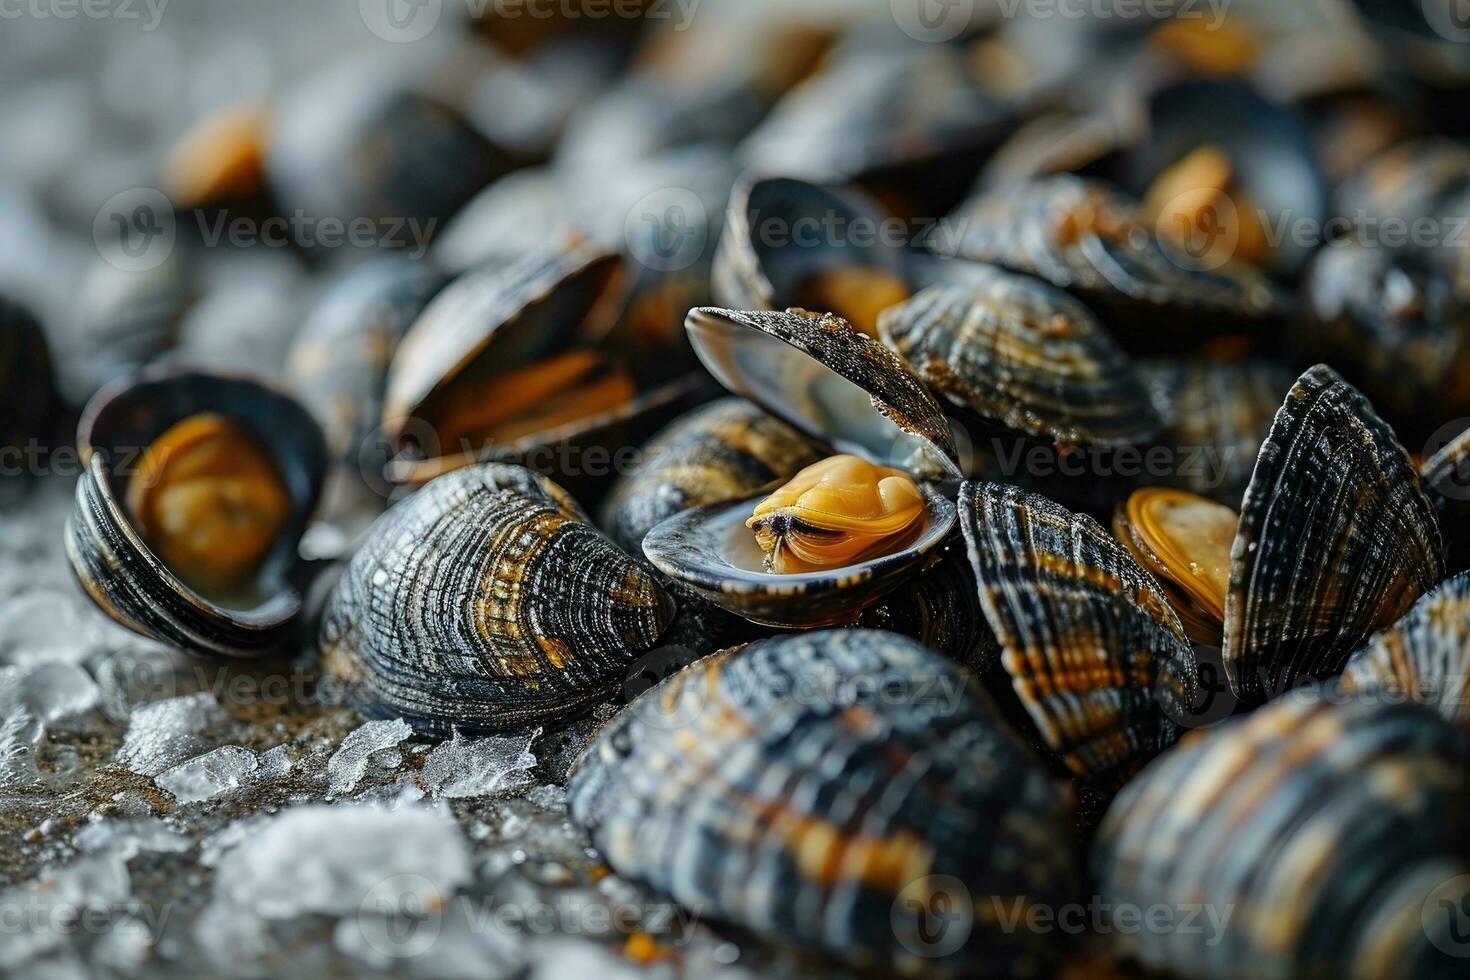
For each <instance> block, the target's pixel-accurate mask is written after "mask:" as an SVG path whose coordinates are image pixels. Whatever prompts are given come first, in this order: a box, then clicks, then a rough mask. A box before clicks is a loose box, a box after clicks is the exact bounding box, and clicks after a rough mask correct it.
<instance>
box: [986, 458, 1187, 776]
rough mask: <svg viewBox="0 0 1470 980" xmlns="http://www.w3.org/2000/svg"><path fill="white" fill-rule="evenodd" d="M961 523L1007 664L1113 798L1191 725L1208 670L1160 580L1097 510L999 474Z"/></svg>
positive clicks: (1056, 740)
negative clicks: (1072, 507) (1005, 480)
mask: <svg viewBox="0 0 1470 980" xmlns="http://www.w3.org/2000/svg"><path fill="white" fill-rule="evenodd" d="M959 506H960V527H961V529H962V530H963V531H964V535H965V543H966V545H967V546H968V548H969V555H970V562H971V564H972V565H974V567H975V573H976V576H977V578H978V579H979V585H980V601H981V605H982V606H983V607H984V610H985V617H986V619H987V620H988V621H989V623H990V626H991V628H992V629H993V630H994V631H995V635H996V637H997V639H998V640H999V641H1000V646H1001V650H1002V654H1001V664H1002V665H1003V667H1004V668H1005V671H1006V674H1007V675H1008V676H1009V679H1010V682H1011V686H1012V687H1013V688H1014V691H1015V695H1016V697H1017V698H1019V699H1020V702H1021V706H1022V707H1023V708H1024V709H1025V711H1026V714H1027V715H1028V716H1029V717H1030V719H1031V721H1032V722H1033V723H1034V724H1035V726H1036V729H1037V731H1039V732H1040V735H1041V738H1042V740H1043V741H1044V743H1045V744H1046V746H1047V747H1048V748H1049V749H1050V750H1051V751H1052V752H1054V753H1055V754H1056V755H1057V756H1058V757H1059V758H1060V759H1061V761H1062V762H1063V763H1064V764H1065V766H1066V768H1067V770H1068V771H1069V772H1070V773H1071V774H1072V775H1073V776H1074V777H1076V778H1077V779H1078V780H1079V782H1080V783H1081V785H1082V786H1083V787H1084V789H1085V790H1087V791H1088V792H1089V793H1090V794H1091V795H1094V796H1097V797H1101V798H1102V799H1103V800H1106V799H1107V798H1109V797H1110V796H1111V795H1112V794H1113V793H1114V792H1116V791H1117V789H1118V788H1119V787H1120V786H1122V785H1123V783H1124V782H1126V781H1127V779H1128V778H1129V777H1130V776H1131V775H1133V773H1134V772H1136V771H1137V770H1138V769H1139V768H1141V767H1142V766H1143V764H1144V763H1146V762H1147V761H1148V760H1149V759H1151V758H1153V757H1154V756H1155V755H1157V754H1158V753H1159V752H1161V751H1163V750H1164V749H1165V748H1167V747H1168V746H1169V745H1172V744H1173V743H1174V742H1175V741H1176V740H1177V739H1178V737H1179V735H1180V729H1179V724H1178V721H1179V720H1182V719H1187V718H1189V717H1190V708H1189V705H1190V704H1191V703H1192V702H1193V700H1194V691H1195V687H1196V684H1197V682H1198V669H1197V667H1196V664H1195V660H1194V654H1193V651H1192V649H1191V647H1190V646H1189V643H1188V641H1187V640H1186V639H1185V636H1184V630H1183V627H1182V626H1181V625H1180V623H1179V618H1178V617H1177V616H1176V615H1175V614H1174V611H1173V610H1172V609H1170V608H1169V605H1168V603H1167V601H1166V600H1165V598H1164V595H1163V593H1162V592H1161V591H1160V589H1159V587H1158V585H1157V584H1156V583H1155V582H1154V580H1153V579H1152V578H1151V577H1150V576H1149V574H1148V573H1147V572H1145V571H1144V570H1143V569H1142V568H1141V567H1140V566H1139V565H1138V563H1137V562H1136V561H1134V559H1133V557H1132V555H1130V554H1129V553H1128V551H1127V549H1125V548H1124V547H1123V546H1122V545H1121V544H1119V543H1118V542H1117V541H1116V540H1114V539H1113V537H1112V536H1111V535H1109V534H1108V533H1107V532H1106V531H1104V530H1103V529H1102V528H1101V527H1099V526H1098V524H1097V522H1096V521H1094V520H1092V519H1091V518H1090V517H1086V516H1083V515H1079V514H1073V513H1071V512H1070V511H1068V510H1067V509H1066V508H1064V507H1061V506H1058V505H1057V504H1054V503H1052V502H1051V501H1050V500H1047V499H1046V498H1045V497H1041V496H1038V495H1036V494H1029V493H1025V492H1023V491H1022V490H1020V489H1018V488H1016V487H1009V486H1005V485H1002V484H998V483H966V484H965V485H964V486H963V487H961V488H960V501H959Z"/></svg>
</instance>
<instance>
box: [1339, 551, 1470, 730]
mask: <svg viewBox="0 0 1470 980" xmlns="http://www.w3.org/2000/svg"><path fill="white" fill-rule="evenodd" d="M1467 685H1470V572H1467V573H1462V574H1460V575H1456V576H1455V577H1454V578H1452V579H1448V580H1447V581H1445V582H1444V583H1443V584H1442V585H1440V587H1439V588H1437V589H1435V590H1434V591H1433V592H1431V593H1429V594H1428V595H1426V596H1424V597H1423V598H1421V599H1420V600H1419V601H1418V602H1416V603H1414V606H1413V608H1411V609H1410V610H1409V611H1408V612H1407V613H1405V614H1404V616H1403V618H1402V619H1400V620H1399V621H1398V622H1397V623H1394V624H1393V625H1392V626H1390V627H1389V628H1388V629H1386V630H1384V631H1383V632H1381V633H1378V634H1376V635H1375V636H1374V637H1373V638H1372V639H1371V640H1369V641H1368V645H1367V646H1365V647H1363V649H1361V650H1359V651H1358V652H1357V653H1355V654H1353V655H1352V657H1351V658H1350V659H1349V660H1348V662H1347V666H1346V667H1345V668H1343V672H1342V686H1343V689H1344V690H1346V691H1349V692H1353V693H1360V694H1362V695H1363V696H1365V697H1372V696H1375V695H1379V696H1382V697H1384V698H1398V699H1404V700H1409V701H1413V702H1415V703H1418V704H1427V705H1429V706H1431V707H1433V708H1434V709H1435V710H1437V711H1438V712H1439V713H1440V714H1441V715H1443V716H1444V717H1445V718H1446V719H1447V720H1449V721H1451V722H1453V723H1455V724H1457V725H1459V726H1461V727H1462V728H1463V727H1470V701H1467V694H1470V691H1467Z"/></svg>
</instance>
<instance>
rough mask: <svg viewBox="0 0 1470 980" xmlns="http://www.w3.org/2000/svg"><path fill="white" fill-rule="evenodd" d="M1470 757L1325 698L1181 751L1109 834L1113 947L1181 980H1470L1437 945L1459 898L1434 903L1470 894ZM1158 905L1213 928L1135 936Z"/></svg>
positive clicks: (1365, 706)
mask: <svg viewBox="0 0 1470 980" xmlns="http://www.w3.org/2000/svg"><path fill="white" fill-rule="evenodd" d="M1467 761H1470V753H1467V747H1466V742H1465V738H1464V734H1463V732H1460V731H1457V730H1456V729H1455V728H1454V727H1453V726H1451V725H1448V724H1446V723H1445V722H1444V721H1442V720H1441V719H1440V718H1438V717H1436V716H1435V715H1434V714H1433V713H1431V712H1429V711H1427V710H1425V709H1423V708H1422V707H1420V706H1418V705H1406V704H1398V705H1385V704H1383V703H1378V702H1368V701H1358V700H1347V701H1344V700H1343V699H1342V698H1340V697H1334V696H1331V695H1328V694H1324V693H1323V692H1321V691H1317V690H1303V691H1297V692H1293V693H1291V694H1290V695H1288V696H1286V697H1284V698H1282V699H1281V700H1279V701H1276V702H1274V703H1272V704H1270V705H1267V706H1266V707H1264V708H1261V709H1259V710H1258V711H1256V712H1255V713H1254V714H1252V715H1250V716H1249V717H1246V718H1242V719H1238V720H1235V721H1232V722H1229V723H1227V724H1225V725H1222V726H1220V727H1218V728H1216V729H1213V730H1211V731H1210V732H1208V733H1204V734H1202V735H1201V736H1199V737H1197V738H1194V739H1191V740H1188V741H1185V742H1182V743H1181V744H1180V745H1179V746H1178V747H1176V748H1175V749H1173V750H1171V751H1170V752H1169V753H1167V754H1166V755H1164V756H1163V757H1161V758H1160V759H1159V760H1158V761H1157V762H1155V763H1154V764H1153V765H1151V766H1150V767H1149V768H1148V769H1146V770H1145V771H1144V772H1143V773H1142V774H1141V775H1140V776H1139V777H1138V778H1137V779H1136V780H1134V781H1133V782H1132V783H1131V784H1129V785H1128V786H1127V787H1126V788H1125V789H1124V790H1123V792H1122V793H1121V794H1119V796H1118V798H1117V800H1116V801H1114V803H1113V805H1112V807H1111V808H1110V809H1109V810H1108V814H1107V817H1106V819H1105V820H1104V822H1103V825H1102V828H1101V830H1100V832H1099V835H1098V839H1097V843H1096V845H1095V846H1094V850H1093V866H1094V873H1095V875H1096V880H1097V884H1098V890H1099V895H1100V898H1101V900H1102V902H1103V905H1104V907H1107V908H1110V909H1116V910H1120V911H1119V918H1118V919H1117V920H1116V921H1113V920H1107V925H1108V926H1109V928H1107V929H1106V930H1104V934H1105V935H1106V937H1107V938H1106V941H1107V943H1108V944H1109V945H1110V946H1112V947H1113V948H1114V949H1115V951H1116V952H1118V953H1120V954H1122V955H1125V956H1129V957H1136V958H1137V959H1139V960H1141V961H1142V963H1143V964H1144V965H1145V966H1146V967H1148V968H1150V969H1153V970H1162V971H1165V972H1168V973H1169V974H1171V975H1176V976H1189V977H1207V978H1237V977H1238V978H1242V980H1244V978H1250V980H1256V978H1263V977H1281V978H1286V977H1321V978H1337V977H1347V976H1354V977H1364V978H1367V977H1378V976H1445V977H1450V976H1460V975H1462V974H1463V967H1460V966H1458V964H1456V963H1455V962H1454V961H1452V960H1450V959H1448V958H1447V957H1446V956H1445V955H1444V954H1442V953H1439V952H1437V950H1436V945H1437V944H1439V943H1441V942H1443V940H1445V939H1446V938H1448V937H1446V936H1444V935H1443V934H1442V931H1443V930H1444V929H1445V927H1446V925H1447V924H1448V925H1451V926H1452V925H1453V922H1452V921H1450V922H1448V923H1447V922H1446V918H1447V917H1446V916H1445V911H1446V908H1448V909H1450V910H1453V909H1454V908H1456V907H1457V904H1450V903H1449V902H1446V905H1445V906H1444V907H1441V906H1440V905H1438V904H1437V903H1435V902H1431V901H1430V899H1431V897H1433V895H1434V894H1435V893H1437V887H1438V886H1442V885H1445V884H1455V882H1456V881H1458V882H1459V886H1460V893H1459V894H1457V895H1455V896H1454V900H1455V903H1458V902H1460V901H1463V900H1466V899H1467V898H1470V896H1466V895H1465V894H1464V893H1465V887H1464V881H1465V879H1456V876H1457V875H1463V874H1465V872H1466V870H1467V869H1470V864H1467V862H1466V861H1465V860H1464V854H1463V851H1462V850H1461V846H1462V841H1463V831H1462V828H1463V826H1464V819H1465V816H1466V813H1467V810H1466V804H1467V802H1470V798H1467V793H1466V777H1465V774H1466V772H1467V768H1466V763H1467ZM1447 897H1448V896H1447ZM1154 908H1163V909H1166V910H1169V911H1170V912H1171V913H1172V915H1173V916H1174V918H1173V920H1172V921H1173V923H1174V924H1175V925H1178V924H1179V923H1181V922H1182V921H1183V917H1184V916H1185V915H1187V914H1189V912H1188V910H1190V909H1195V910H1199V912H1200V914H1201V916H1202V917H1203V916H1210V919H1209V920H1208V921H1206V922H1197V923H1196V928H1190V929H1185V928H1144V929H1129V928H1124V927H1123V925H1124V921H1125V920H1124V919H1123V918H1122V917H1121V916H1122V914H1124V913H1132V914H1136V913H1137V911H1138V910H1142V909H1154ZM1421 909H1422V910H1423V917H1422V919H1421ZM1451 914H1453V913H1452V912H1451ZM1135 921H1136V920H1135ZM1439 948H1440V949H1447V950H1448V949H1453V948H1454V947H1453V944H1449V945H1442V946H1439ZM1461 948H1463V945H1461ZM1460 962H1463V961H1460Z"/></svg>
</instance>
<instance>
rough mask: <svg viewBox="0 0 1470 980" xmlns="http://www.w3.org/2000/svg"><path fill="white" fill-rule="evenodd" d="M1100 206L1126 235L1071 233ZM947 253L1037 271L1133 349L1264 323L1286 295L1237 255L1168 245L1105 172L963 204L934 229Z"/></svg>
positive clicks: (935, 241) (1046, 181) (1176, 347)
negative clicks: (1207, 260)
mask: <svg viewBox="0 0 1470 980" xmlns="http://www.w3.org/2000/svg"><path fill="white" fill-rule="evenodd" d="M1076 214H1090V215H1098V216H1101V217H1102V219H1103V220H1105V221H1107V222H1108V223H1111V224H1115V225H1117V226H1119V227H1122V228H1129V229H1130V230H1129V231H1128V233H1127V234H1126V235H1121V234H1120V235H1108V236H1103V235H1099V234H1097V233H1096V232H1095V231H1092V230H1083V231H1081V232H1080V233H1078V234H1076V235H1075V236H1074V235H1070V234H1068V233H1067V232H1066V230H1065V229H1066V226H1067V224H1068V222H1067V217H1068V216H1069V215H1076ZM926 242H927V244H928V245H929V247H930V248H931V249H932V250H934V251H936V252H938V253H939V254H942V255H950V256H956V257H959V258H966V259H973V260H976V261H980V262H990V263H993V264H995V265H1000V266H1003V267H1005V268H1008V269H1012V270H1014V271H1016V272H1024V273H1027V274H1028V275H1033V276H1038V277H1040V278H1041V279H1044V280H1046V281H1047V282H1049V283H1051V284H1052V285H1054V286H1057V287H1060V288H1062V289H1066V290H1068V291H1069V292H1071V293H1073V294H1074V295H1076V296H1077V297H1078V298H1079V299H1081V300H1082V301H1083V302H1085V303H1086V304H1087V305H1088V306H1089V307H1091V308H1092V309H1093V310H1095V311H1096V312H1097V313H1098V314H1099V315H1100V316H1101V317H1102V318H1103V321H1104V323H1105V324H1106V325H1107V326H1108V327H1109V328H1111V330H1112V331H1113V334H1114V336H1115V337H1116V338H1117V339H1118V340H1119V341H1120V342H1121V343H1122V344H1123V346H1124V347H1125V348H1127V349H1129V350H1134V351H1141V352H1147V353H1155V354H1157V353H1161V352H1165V351H1169V350H1173V351H1180V350H1189V349H1192V348H1196V347H1199V346H1200V345H1201V344H1202V343H1203V342H1204V341H1206V340H1208V339H1210V338H1211V337H1214V336H1218V335H1220V334H1222V333H1231V334H1238V333H1252V332H1259V331H1261V330H1263V329H1265V328H1266V327H1267V326H1269V325H1271V324H1273V323H1275V322H1277V321H1279V320H1280V318H1281V317H1282V315H1283V313H1284V311H1285V301H1284V299H1283V297H1282V296H1280V294H1279V293H1278V292H1277V291H1276V290H1275V289H1274V287H1272V286H1271V284H1270V283H1269V282H1268V281H1267V280H1266V279H1265V278H1264V277H1263V276H1261V275H1260V274H1259V273H1257V272H1256V271H1255V270H1253V269H1250V268H1248V267H1246V266H1243V265H1240V264H1237V263H1227V264H1225V265H1223V266H1221V267H1219V268H1216V269H1203V268H1197V267H1195V266H1193V265H1192V264H1190V263H1189V262H1187V261H1185V258H1184V256H1182V255H1180V256H1175V255H1171V254H1170V253H1169V252H1166V251H1165V250H1164V248H1163V247H1161V245H1160V243H1159V241H1158V239H1157V238H1156V237H1155V235H1154V234H1153V229H1152V228H1151V227H1145V225H1144V223H1143V222H1141V221H1140V219H1139V215H1138V205H1137V203H1136V202H1134V201H1132V200H1130V199H1129V198H1127V197H1125V196H1124V195H1123V194H1121V193H1120V192H1118V191H1116V190H1114V189H1113V188H1112V187H1111V186H1110V185H1108V184H1106V183H1104V182H1102V181H1099V180H1088V179H1084V178H1080V177H1073V176H1070V175H1062V176H1056V177H1048V178H1043V179H1040V180H1035V181H1031V182H1029V183H1025V184H1019V185H1016V186H1013V187H1004V188H1000V189H998V190H995V191H992V192H988V193H985V194H981V195H980V196H978V197H975V198H971V199H970V200H969V201H967V202H966V203H964V204H962V205H961V206H960V207H959V208H958V209H957V210H956V211H955V212H954V213H952V214H950V215H949V216H948V217H947V218H945V219H944V220H943V221H941V222H939V223H938V224H937V225H936V226H935V228H934V230H933V231H931V232H930V233H929V234H928V236H927V237H926Z"/></svg>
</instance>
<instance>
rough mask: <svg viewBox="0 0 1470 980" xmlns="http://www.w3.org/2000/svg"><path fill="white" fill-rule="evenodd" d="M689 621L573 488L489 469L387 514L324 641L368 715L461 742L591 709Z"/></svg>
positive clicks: (361, 554)
mask: <svg viewBox="0 0 1470 980" xmlns="http://www.w3.org/2000/svg"><path fill="white" fill-rule="evenodd" d="M673 615H674V607H673V602H672V601H671V600H670V599H669V598H668V596H666V595H665V594H664V593H663V591H662V589H660V588H659V586H658V584H657V583H656V582H655V581H654V580H653V578H652V576H651V575H650V574H649V573H648V572H647V571H645V570H644V568H643V566H642V565H640V564H638V563H637V562H635V561H633V560H632V559H631V558H629V557H628V556H627V555H625V554H624V553H623V552H621V551H619V550H618V549H617V548H616V547H615V546H614V545H613V544H612V542H610V541H608V540H607V538H605V537H604V536H603V535H602V534H601V533H600V532H599V531H598V530H597V529H596V528H594V527H592V526H591V524H590V523H588V521H587V519H586V517H585V516H584V515H583V514H582V512H581V510H580V509H579V508H578V507H577V505H576V503H575V502H574V501H573V500H572V499H571V498H570V497H569V496H567V495H566V493H565V491H563V490H562V489H561V488H560V487H558V486H557V485H556V484H554V483H552V482H551V481H550V480H547V479H546V478H544V477H539V476H537V475H535V474H533V473H531V472H530V471H529V470H526V469H523V468H522V467H519V466H509V465H502V464H498V463H487V464H482V465H477V466H471V467H466V468H464V469H461V470H456V471H455V472H453V473H450V474H447V475H445V476H442V477H440V478H438V479H436V480H433V481H431V482H430V483H429V484H427V485H425V486H424V487H423V488H422V489H421V490H419V491H418V492H417V493H415V494H414V495H413V496H411V497H409V498H408V499H406V500H404V501H402V502H401V503H399V504H397V505H396V506H394V507H393V508H392V509H390V510H389V511H388V512H387V513H386V514H384V515H383V516H382V517H381V518H379V519H378V521H377V523H375V524H374V525H373V528H372V530H371V531H370V532H369V535H368V537H367V539H366V541H364V542H363V545H362V547H361V548H360V550H359V551H358V552H357V554H356V555H355V556H354V557H353V559H352V562H351V564H350V565H349V566H348V568H347V571H346V572H345V573H344V574H343V576H342V578H341V580H340V581H339V582H338V583H337V586H336V591H335V592H334V593H333V595H332V597H331V599H330V600H329V602H328V606H327V610H326V613H325V615H324V618H323V623H322V631H321V646H322V651H323V659H324V662H325V663H326V665H327V667H328V670H329V672H330V673H332V674H333V675H334V676H335V677H336V678H337V679H338V680H339V681H341V682H343V683H344V684H345V685H346V689H347V692H348V695H349V696H350V697H351V699H352V700H353V701H354V702H355V703H357V704H358V705H359V706H360V707H361V708H362V710H363V711H364V712H365V713H367V714H370V715H373V716H376V717H388V718H392V717H398V716H400V715H401V716H403V717H404V718H406V719H408V721H409V722H410V723H411V724H413V725H414V726H415V728H417V729H418V730H420V731H424V732H431V733H437V734H447V733H449V732H450V730H451V729H452V728H455V727H458V728H460V729H462V730H466V731H470V730H488V729H501V728H508V727H513V726H516V725H523V724H530V723H540V722H547V721H554V720H557V719H561V718H565V717H568V716H570V715H573V714H575V713H577V712H578V711H580V710H582V709H584V708H586V707H587V706H588V705H590V704H591V703H592V702H594V701H596V700H598V699H599V698H601V697H603V696H605V695H606V694H607V693H609V692H610V691H611V690H612V689H613V688H615V687H616V686H617V685H618V684H619V683H621V682H622V680H623V675H624V673H625V671H626V668H627V666H628V664H629V663H631V662H632V661H633V660H634V659H635V658H636V657H637V656H638V654H640V653H642V652H643V651H645V650H647V649H649V648H650V647H652V646H653V645H654V643H655V642H656V641H657V640H658V638H659V636H660V634H662V633H663V631H664V629H665V627H667V626H668V624H669V622H670V620H671V619H672V618H673Z"/></svg>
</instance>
